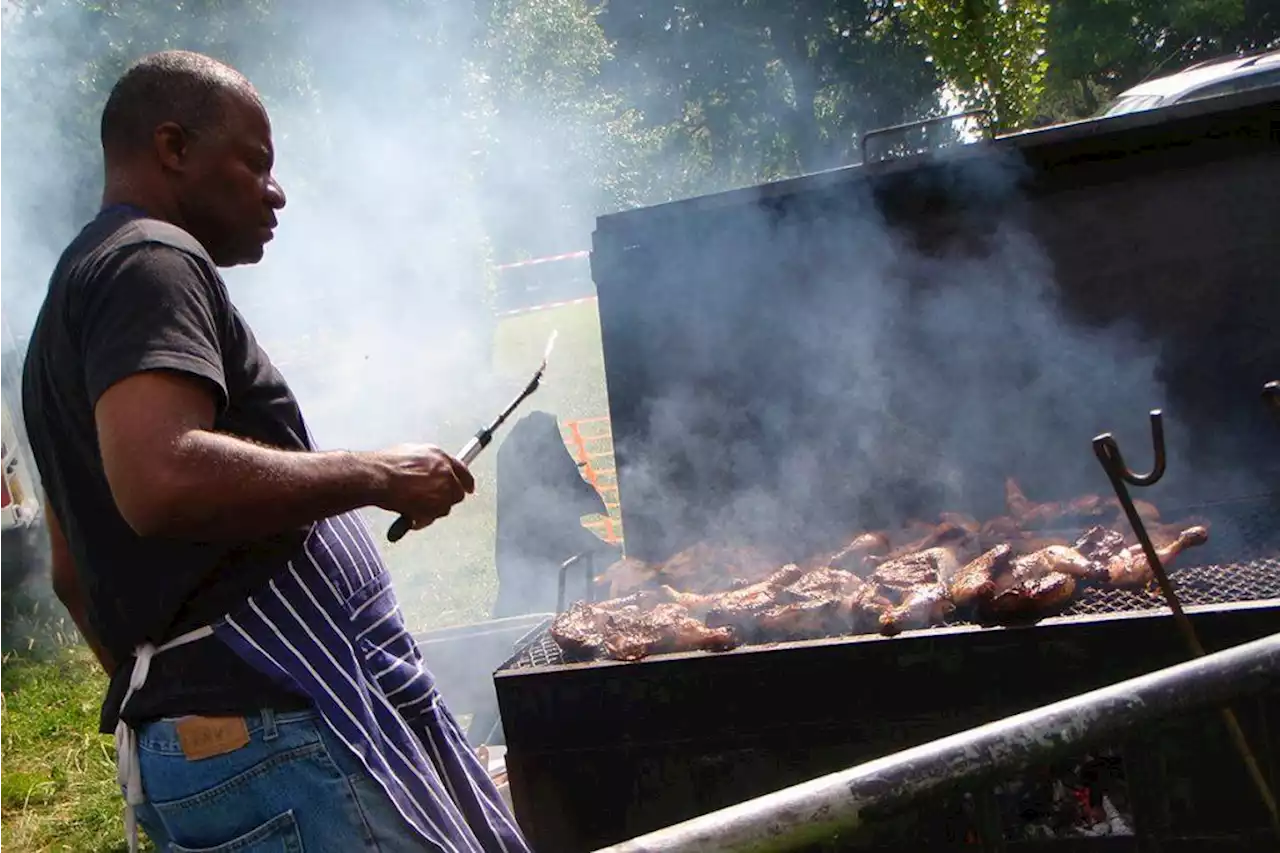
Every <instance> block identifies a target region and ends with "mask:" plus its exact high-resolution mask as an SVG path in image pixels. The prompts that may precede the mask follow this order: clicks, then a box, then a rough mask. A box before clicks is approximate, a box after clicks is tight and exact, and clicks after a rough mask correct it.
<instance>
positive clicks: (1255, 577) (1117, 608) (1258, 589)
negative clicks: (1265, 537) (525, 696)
mask: <svg viewBox="0 0 1280 853" xmlns="http://www.w3.org/2000/svg"><path fill="white" fill-rule="evenodd" d="M1169 577H1170V579H1171V580H1172V581H1173V585H1174V588H1175V589H1177V591H1178V600H1179V601H1181V602H1182V605H1183V606H1184V607H1195V606H1197V605H1213V604H1231V603H1237V602H1244V601H1263V600H1266V599H1272V598H1280V557H1268V558H1264V559H1260V560H1253V561H1250V562H1247V563H1232V564H1229V565H1209V566H1190V567H1186V568H1182V569H1172V570H1171V571H1170V572H1169ZM1160 609H1167V606H1166V605H1165V603H1164V597H1163V596H1162V595H1161V594H1160V590H1159V588H1158V587H1157V586H1156V584H1155V583H1154V582H1152V584H1151V586H1150V588H1148V589H1145V590H1144V589H1137V590H1130V589H1105V588H1101V587H1091V588H1088V589H1085V590H1084V591H1083V592H1081V593H1080V594H1079V595H1078V596H1077V597H1076V599H1075V601H1073V602H1072V603H1071V606H1070V607H1067V608H1066V609H1065V610H1063V611H1061V613H1059V614H1058V615H1060V616H1098V615H1102V614H1105V613H1132V612H1135V611H1144V610H1160ZM972 624H973V623H972V622H968V621H964V620H958V619H957V620H952V621H946V622H942V623H940V625H939V626H938V627H954V626H959V625H972ZM550 626H551V623H550V621H548V622H547V623H546V624H545V625H543V626H542V627H541V628H540V629H538V630H537V631H536V632H534V633H533V635H532V639H530V640H529V641H528V642H527V643H526V644H524V645H523V646H522V647H520V648H519V649H518V651H517V652H516V654H515V655H514V656H513V657H512V658H511V659H510V660H508V661H507V662H506V663H504V664H503V665H502V666H501V667H500V668H499V672H505V671H507V670H512V669H528V668H529V667H539V666H562V665H564V664H565V663H566V661H565V658H564V654H563V653H562V652H561V651H560V647H559V646H558V645H556V641H555V640H553V639H552V638H551V634H550V633H549V632H548V629H549V628H550Z"/></svg>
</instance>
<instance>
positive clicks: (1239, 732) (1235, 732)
mask: <svg viewBox="0 0 1280 853" xmlns="http://www.w3.org/2000/svg"><path fill="white" fill-rule="evenodd" d="M1273 386H1275V387H1273ZM1267 389H1268V390H1267V391H1265V392H1264V393H1267V394H1270V395H1272V396H1270V397H1269V399H1270V400H1271V403H1272V405H1274V406H1276V407H1277V411H1278V412H1280V383H1276V382H1272V383H1270V384H1268V386H1267ZM1161 417H1162V415H1161V411H1160V410H1159V409H1152V410H1151V442H1152V445H1153V450H1154V457H1155V459H1154V463H1153V467H1152V469H1151V472H1150V473H1148V474H1135V473H1134V472H1133V471H1132V470H1130V469H1129V467H1128V466H1127V465H1126V464H1125V462H1124V457H1123V456H1121V455H1120V445H1119V444H1117V443H1116V440H1115V438H1113V437H1112V435H1111V433H1109V432H1108V433H1103V434H1102V435H1099V436H1098V437H1096V438H1095V439H1094V440H1093V452H1094V454H1095V455H1096V456H1097V457H1098V461H1099V462H1101V463H1102V469H1103V470H1104V471H1106V472H1107V477H1108V479H1110V480H1111V486H1112V488H1113V489H1115V493H1116V498H1118V499H1119V501H1120V506H1121V507H1123V509H1124V514H1125V515H1126V516H1127V517H1128V519H1129V525H1130V526H1131V527H1132V528H1133V533H1134V535H1135V536H1137V537H1138V543H1139V544H1140V545H1141V546H1142V553H1143V554H1145V555H1146V558H1147V562H1148V563H1149V564H1150V566H1151V572H1152V574H1154V575H1155V577H1156V581H1157V583H1159V584H1160V591H1161V592H1162V593H1164V597H1165V600H1166V601H1167V602H1168V603H1169V609H1170V610H1171V611H1173V621H1174V623H1175V624H1176V625H1177V626H1178V628H1179V630H1180V631H1181V633H1182V636H1183V639H1184V640H1186V643H1187V648H1188V649H1189V650H1190V651H1191V655H1192V657H1204V655H1205V650H1204V646H1203V645H1201V643H1200V638H1199V637H1198V636H1197V635H1196V630H1195V627H1194V626H1193V625H1192V624H1191V620H1190V619H1188V618H1187V614H1186V613H1185V612H1184V611H1183V609H1182V604H1181V602H1179V601H1178V594H1177V591H1176V590H1175V589H1174V587H1173V582H1172V581H1171V580H1170V579H1169V575H1168V573H1167V572H1166V571H1165V569H1164V564H1163V563H1161V562H1160V557H1159V555H1158V554H1157V553H1156V549H1155V546H1154V545H1152V543H1151V537H1150V536H1149V535H1148V534H1147V528H1146V526H1145V525H1144V524H1143V523H1142V518H1141V517H1140V516H1139V515H1138V511H1137V509H1136V508H1135V507H1134V505H1133V499H1132V498H1131V497H1130V496H1129V489H1128V487H1127V486H1126V485H1125V484H1126V483H1129V484H1130V485H1134V486H1137V487H1139V488H1145V487H1147V486H1154V485H1155V484H1156V483H1158V482H1160V478H1161V477H1163V476H1164V469H1165V445H1164V423H1163V421H1162V420H1161ZM1221 710H1222V721H1223V722H1224V723H1225V724H1226V726H1227V733H1228V735H1229V736H1230V737H1231V740H1232V743H1233V744H1234V745H1235V748H1236V751H1237V752H1239V753H1240V758H1241V760H1243V761H1244V765H1245V769H1246V770H1247V771H1248V773H1249V777H1250V778H1251V779H1252V780H1253V783H1254V785H1255V786H1256V787H1257V789H1258V794H1259V796H1261V797H1262V802H1263V804H1264V805H1265V806H1266V808H1267V812H1268V814H1269V815H1270V817H1271V828H1272V829H1273V830H1274V831H1275V833H1276V837H1277V839H1280V811H1277V808H1276V800H1275V797H1274V796H1273V795H1272V793H1271V788H1270V787H1269V786H1268V785H1267V780H1266V777H1264V776H1263V775H1262V770H1261V768H1260V767H1259V766H1258V760H1257V759H1256V758H1255V757H1254V755H1253V751H1252V750H1251V749H1250V748H1249V742H1248V740H1247V739H1246V738H1245V736H1244V730H1243V729H1242V728H1240V721H1239V720H1238V719H1236V715H1235V712H1234V711H1232V710H1231V708H1229V707H1226V706H1223V708H1222V709H1221Z"/></svg>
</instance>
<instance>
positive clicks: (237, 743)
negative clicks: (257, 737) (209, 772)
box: [175, 717, 249, 761]
mask: <svg viewBox="0 0 1280 853" xmlns="http://www.w3.org/2000/svg"><path fill="white" fill-rule="evenodd" d="M175 728H176V729H177V730H178V743H180V744H182V754H183V755H185V756H186V757H187V760H188V761H199V760H200V759H202V758H213V757H214V756H215V755H224V754H226V753H228V752H235V751H236V750H237V749H239V748H240V747H242V746H244V745H245V744H247V743H248V742H249V727H248V726H247V725H246V724H245V721H244V717H183V718H182V719H181V720H179V721H178V722H177V724H176V725H175Z"/></svg>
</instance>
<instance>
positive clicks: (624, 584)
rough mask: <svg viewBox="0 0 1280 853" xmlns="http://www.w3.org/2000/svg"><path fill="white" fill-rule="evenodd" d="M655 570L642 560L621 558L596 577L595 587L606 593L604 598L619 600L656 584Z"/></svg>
mask: <svg viewBox="0 0 1280 853" xmlns="http://www.w3.org/2000/svg"><path fill="white" fill-rule="evenodd" d="M656 578H657V569H656V568H655V567H653V566H651V565H649V564H648V563H646V562H644V561H642V560H636V559H633V558H631V557H623V558H622V559H621V560H618V561H617V562H615V563H612V564H610V565H609V567H608V568H606V569H605V570H604V571H603V572H601V573H600V574H599V575H597V576H596V579H595V582H596V585H597V586H600V587H603V588H604V589H606V590H607V591H608V592H607V594H606V595H605V598H619V597H621V596H624V595H628V594H630V593H633V592H635V591H636V590H640V589H645V588H647V587H650V586H653V585H654V584H656V583H657V580H656Z"/></svg>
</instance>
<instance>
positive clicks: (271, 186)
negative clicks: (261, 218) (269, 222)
mask: <svg viewBox="0 0 1280 853" xmlns="http://www.w3.org/2000/svg"><path fill="white" fill-rule="evenodd" d="M286 201H287V199H285V197H284V187H282V186H280V182H279V181H277V180H276V179H275V178H267V204H269V205H270V206H271V209H272V210H279V209H280V208H282V207H284V206H285V203H286Z"/></svg>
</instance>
